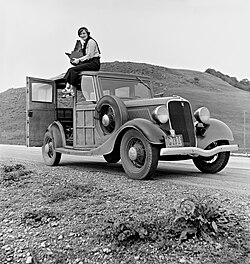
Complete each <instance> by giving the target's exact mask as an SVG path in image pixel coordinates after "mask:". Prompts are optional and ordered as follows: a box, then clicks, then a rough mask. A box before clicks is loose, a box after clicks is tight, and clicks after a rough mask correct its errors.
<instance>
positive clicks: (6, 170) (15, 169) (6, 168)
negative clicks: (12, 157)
mask: <svg viewBox="0 0 250 264" xmlns="http://www.w3.org/2000/svg"><path fill="white" fill-rule="evenodd" d="M1 170H2V173H1V176H0V184H1V183H3V184H4V185H5V186H9V185H11V184H13V183H15V182H19V181H20V180H22V179H26V178H27V177H25V176H27V175H29V174H31V173H32V171H30V170H26V167H25V166H24V165H22V164H20V163H16V164H11V165H3V166H2V168H1Z"/></svg>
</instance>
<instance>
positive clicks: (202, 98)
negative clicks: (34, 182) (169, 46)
mask: <svg viewBox="0 0 250 264" xmlns="http://www.w3.org/2000/svg"><path fill="white" fill-rule="evenodd" d="M101 70H103V71H118V72H125V73H135V74H144V75H149V76H150V77H151V79H152V83H153V86H154V89H155V92H156V93H158V92H163V93H164V95H165V96H170V95H173V94H176V95H180V96H182V97H184V98H186V99H188V100H189V101H190V102H191V104H192V107H193V110H196V109H197V108H198V107H200V106H207V107H208V108H209V109H210V112H211V116H212V117H213V118H217V119H220V120H222V121H224V122H225V123H226V124H227V125H228V126H229V127H230V128H231V129H232V131H233V133H234V137H235V143H237V144H239V146H240V148H243V147H244V112H245V116H246V119H245V120H246V126H245V131H246V138H245V142H246V146H247V148H248V151H250V92H249V91H244V90H242V89H238V88H236V87H234V86H232V85H230V84H229V83H227V82H226V81H224V80H222V79H221V78H218V77H217V76H214V75H212V74H209V73H207V72H199V71H193V70H180V69H171V68H166V67H162V66H156V65H151V64H146V63H134V62H118V61H115V62H106V63H102V66H101ZM37 77H38V76H37ZM39 77H41V78H42V76H39ZM0 143H2V144H25V87H23V88H16V89H9V90H7V91H4V92H2V93H0Z"/></svg>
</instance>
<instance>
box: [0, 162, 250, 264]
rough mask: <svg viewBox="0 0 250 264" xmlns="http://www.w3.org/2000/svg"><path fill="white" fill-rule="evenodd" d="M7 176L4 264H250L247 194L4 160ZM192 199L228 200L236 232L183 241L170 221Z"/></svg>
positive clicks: (1, 179) (1, 188)
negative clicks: (177, 209) (196, 197)
mask: <svg viewBox="0 0 250 264" xmlns="http://www.w3.org/2000/svg"><path fill="white" fill-rule="evenodd" d="M6 166H9V167H6ZM6 168H14V169H12V170H11V171H6ZM0 173H1V175H0V221H1V226H0V249H1V250H0V260H1V261H0V262H1V263H3V264H4V263H46V264H47V263H58V264H59V263H72V264H73V263H74V264H76V263H78V264H83V263H197V264H198V263H206V264H207V263H250V243H249V241H250V236H249V231H250V227H249V223H250V209H249V208H250V199H249V196H248V195H246V194H234V193H232V192H229V191H226V190H220V191H218V190H213V189H211V188H205V187H200V186H189V185H186V184H185V185H183V184H180V183H177V182H175V183H173V182H170V181H167V180H164V181H161V180H149V181H134V180H130V179H128V178H126V177H125V176H124V175H123V176H121V175H119V174H118V175H114V172H112V174H109V173H107V172H101V171H100V172H93V171H90V170H84V171H78V170H75V169H72V168H68V167H61V166H58V167H47V166H45V165H42V164H37V163H31V162H16V161H8V162H6V161H5V162H3V161H2V162H1V161H0ZM192 195H196V196H199V197H203V196H206V195H209V196H211V197H214V198H215V199H216V200H218V201H219V202H221V204H222V206H223V208H224V209H225V210H226V211H227V212H228V214H229V215H231V220H232V222H231V224H232V225H231V227H230V223H229V225H228V227H227V230H226V231H225V230H224V231H223V232H221V233H220V234H219V233H218V234H214V235H212V236H211V239H210V240H206V239H202V238H199V239H198V238H196V237H192V238H190V239H187V240H183V241H180V239H179V238H178V237H176V236H175V233H174V232H173V230H170V229H169V226H168V225H169V223H170V222H169V221H170V220H169V219H170V218H171V216H172V211H173V208H176V207H178V205H179V204H180V202H181V201H182V200H183V199H185V198H187V197H190V196H192ZM170 231H171V232H172V233H171V232H170ZM129 232H130V233H131V234H132V235H131V234H130V235H128V233H129ZM171 234H172V235H171Z"/></svg>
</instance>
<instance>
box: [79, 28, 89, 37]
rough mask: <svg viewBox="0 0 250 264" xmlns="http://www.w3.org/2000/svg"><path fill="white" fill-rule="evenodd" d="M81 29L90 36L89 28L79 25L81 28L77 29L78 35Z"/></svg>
mask: <svg viewBox="0 0 250 264" xmlns="http://www.w3.org/2000/svg"><path fill="white" fill-rule="evenodd" d="M83 30H85V31H86V33H87V34H88V37H89V36H90V32H89V30H88V29H87V28H86V27H81V28H79V29H78V36H79V37H80V35H81V33H82V31H83Z"/></svg>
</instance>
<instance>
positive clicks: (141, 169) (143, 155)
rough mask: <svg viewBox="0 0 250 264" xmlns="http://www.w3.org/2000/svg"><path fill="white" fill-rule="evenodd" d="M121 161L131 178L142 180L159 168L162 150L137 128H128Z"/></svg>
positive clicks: (123, 139)
mask: <svg viewBox="0 0 250 264" xmlns="http://www.w3.org/2000/svg"><path fill="white" fill-rule="evenodd" d="M120 153H121V162H122V166H123V169H124V171H125V172H126V174H127V175H128V177H129V178H132V179H136V180H142V179H148V178H150V176H152V175H153V174H154V172H155V170H156V168H157V165H158V160H159V154H160V150H159V148H157V147H155V146H153V145H152V144H150V143H149V142H148V141H147V140H146V138H145V137H144V136H143V135H142V134H141V133H140V132H138V131H137V130H134V129H131V130H128V131H127V132H126V133H125V134H124V136H123V138H122V142H121V148H120Z"/></svg>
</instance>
